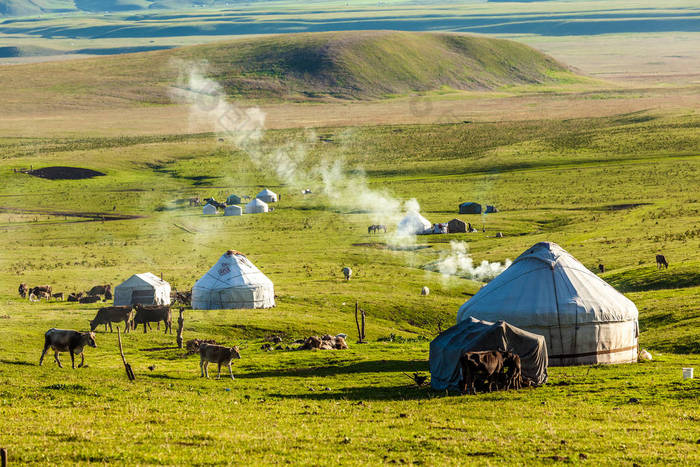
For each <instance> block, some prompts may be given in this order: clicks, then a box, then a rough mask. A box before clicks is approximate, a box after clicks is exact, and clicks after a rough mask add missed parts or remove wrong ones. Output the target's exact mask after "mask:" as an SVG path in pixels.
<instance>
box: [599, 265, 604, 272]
mask: <svg viewBox="0 0 700 467" xmlns="http://www.w3.org/2000/svg"><path fill="white" fill-rule="evenodd" d="M598 271H600V272H601V273H603V272H605V265H604V264H599V265H598Z"/></svg>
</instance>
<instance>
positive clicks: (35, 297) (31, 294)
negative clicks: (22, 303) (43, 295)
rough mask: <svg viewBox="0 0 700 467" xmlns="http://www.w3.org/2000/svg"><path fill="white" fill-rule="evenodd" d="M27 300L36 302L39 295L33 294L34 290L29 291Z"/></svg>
mask: <svg viewBox="0 0 700 467" xmlns="http://www.w3.org/2000/svg"><path fill="white" fill-rule="evenodd" d="M29 301H30V302H38V301H39V297H37V296H36V295H34V292H29Z"/></svg>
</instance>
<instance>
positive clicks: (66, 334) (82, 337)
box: [39, 328, 97, 368]
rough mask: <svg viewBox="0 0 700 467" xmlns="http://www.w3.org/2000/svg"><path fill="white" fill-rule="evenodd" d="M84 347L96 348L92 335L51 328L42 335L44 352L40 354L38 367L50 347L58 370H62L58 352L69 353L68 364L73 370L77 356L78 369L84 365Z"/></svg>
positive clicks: (93, 335) (90, 333)
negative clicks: (76, 356) (78, 361)
mask: <svg viewBox="0 0 700 467" xmlns="http://www.w3.org/2000/svg"><path fill="white" fill-rule="evenodd" d="M86 345H87V346H90V347H97V344H96V343H95V334H94V333H92V332H78V331H72V330H69V329H55V328H51V329H49V330H48V331H46V334H44V351H43V352H41V358H39V366H41V365H42V364H43V363H44V355H46V351H47V350H49V347H51V348H52V349H53V350H54V358H55V359H56V363H58V366H59V367H60V368H63V365H61V361H60V360H59V359H58V353H59V352H70V362H71V366H72V367H73V368H75V354H79V355H80V365H78V368H80V367H82V366H83V365H84V364H85V354H83V347H85V346H86Z"/></svg>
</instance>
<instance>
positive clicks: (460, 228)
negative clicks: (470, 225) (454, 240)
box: [447, 219, 467, 233]
mask: <svg viewBox="0 0 700 467" xmlns="http://www.w3.org/2000/svg"><path fill="white" fill-rule="evenodd" d="M447 231H448V232H450V233H460V232H466V231H467V223H466V222H464V221H463V220H459V219H452V220H451V221H450V222H448V223H447Z"/></svg>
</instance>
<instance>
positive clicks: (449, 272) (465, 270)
mask: <svg viewBox="0 0 700 467" xmlns="http://www.w3.org/2000/svg"><path fill="white" fill-rule="evenodd" d="M511 263H512V261H511V260H509V259H506V261H505V264H501V263H499V262H493V263H491V262H489V261H486V260H483V261H482V262H481V263H479V264H475V263H474V259H473V258H472V257H471V255H470V254H469V245H468V244H466V243H464V242H458V241H454V240H453V241H451V242H450V251H449V252H445V253H443V254H442V255H441V256H440V259H439V260H437V261H435V262H432V263H429V264H428V265H426V266H425V269H426V270H429V271H433V272H439V273H440V274H442V278H443V284H444V283H445V282H447V281H448V280H449V279H450V278H451V277H462V278H465V279H473V280H477V281H482V282H488V281H490V280H491V279H493V278H495V277H496V276H497V275H499V274H500V273H502V272H503V271H505V270H506V269H507V268H508V267H509V266H510V265H511Z"/></svg>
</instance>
